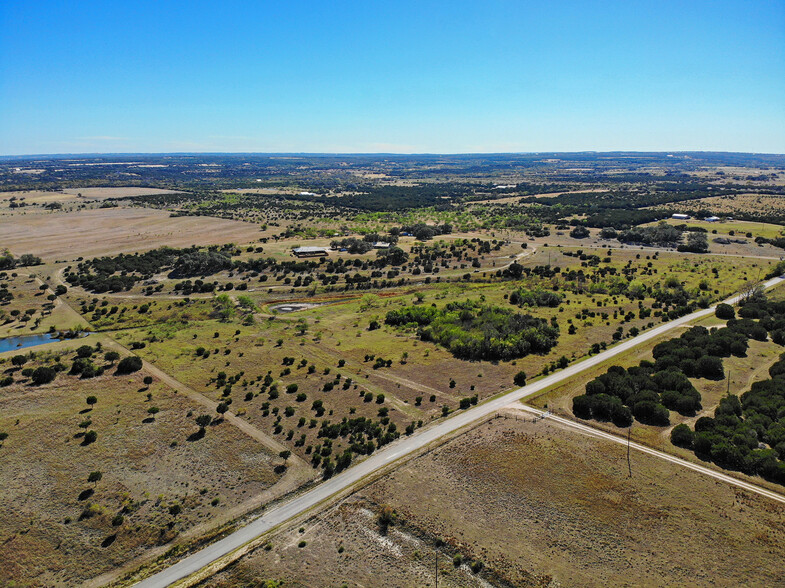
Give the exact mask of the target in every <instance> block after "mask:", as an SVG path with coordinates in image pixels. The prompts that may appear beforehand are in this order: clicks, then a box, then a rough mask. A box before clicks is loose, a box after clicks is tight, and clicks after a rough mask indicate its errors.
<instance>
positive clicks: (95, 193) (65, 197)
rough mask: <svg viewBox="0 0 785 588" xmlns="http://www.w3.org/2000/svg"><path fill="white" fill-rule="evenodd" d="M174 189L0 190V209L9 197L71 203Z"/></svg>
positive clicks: (168, 191) (173, 191)
mask: <svg viewBox="0 0 785 588" xmlns="http://www.w3.org/2000/svg"><path fill="white" fill-rule="evenodd" d="M174 193H176V191H175V190H164V189H161V188H135V187H131V186H128V187H123V188H65V189H63V190H56V191H48V190H47V191H45V190H27V191H17V192H0V209H2V208H7V207H8V205H9V203H10V201H11V198H16V200H19V201H24V202H26V203H27V204H49V203H51V202H59V203H61V204H66V203H69V204H72V203H78V202H87V201H89V200H106V199H108V198H133V197H134V196H147V195H153V194H174Z"/></svg>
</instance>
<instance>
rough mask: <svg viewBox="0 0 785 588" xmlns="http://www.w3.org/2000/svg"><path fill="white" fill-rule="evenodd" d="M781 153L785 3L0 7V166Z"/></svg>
mask: <svg viewBox="0 0 785 588" xmlns="http://www.w3.org/2000/svg"><path fill="white" fill-rule="evenodd" d="M582 150H597V151H604V150H721V151H757V152H769V153H785V0H782V1H778V2H766V1H755V0H746V1H743V2H741V1H739V2H723V1H722V0H714V1H711V2H704V1H693V0H691V1H686V0H685V1H682V2H671V1H667V0H665V1H658V2H654V1H650V2H638V1H635V0H626V1H614V0H606V1H604V2H601V1H596V2H581V1H559V0H554V1H545V0H542V1H530V2H527V1H524V0H517V1H483V2H479V1H478V2H464V1H461V0H453V1H449V2H447V1H445V2H430V1H427V0H420V1H417V2H409V1H396V2H377V1H373V0H365V1H362V2H343V1H340V0H337V1H335V2H319V3H317V2H301V1H297V0H293V1H280V0H279V1H276V2H265V1H262V0H259V1H255V2H251V1H247V2H240V1H231V0H225V1H222V2H216V1H212V2H200V1H198V0H191V1H187V2H167V1H165V0H161V1H158V2H132V1H130V0H129V1H124V2H120V1H112V0H104V1H99V2H91V1H70V2H69V1H65V0H61V1H49V2H47V1H41V2H30V1H29V0H21V1H19V0H3V1H0V154H3V155H12V154H34V153H86V152H168V151H257V152H403V153H426V152H430V153H459V152H509V151H582Z"/></svg>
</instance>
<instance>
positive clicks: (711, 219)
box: [703, 216, 720, 223]
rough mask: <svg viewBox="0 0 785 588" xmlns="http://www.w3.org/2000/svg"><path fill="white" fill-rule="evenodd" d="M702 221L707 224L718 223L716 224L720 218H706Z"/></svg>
mask: <svg viewBox="0 0 785 588" xmlns="http://www.w3.org/2000/svg"><path fill="white" fill-rule="evenodd" d="M703 220H705V221H706V222H707V223H718V222H720V217H718V216H707V217H706V218H705V219H703Z"/></svg>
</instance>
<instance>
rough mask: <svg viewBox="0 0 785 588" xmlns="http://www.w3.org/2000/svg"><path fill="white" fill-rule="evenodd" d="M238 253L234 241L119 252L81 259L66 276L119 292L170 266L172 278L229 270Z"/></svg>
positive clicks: (79, 283)
mask: <svg viewBox="0 0 785 588" xmlns="http://www.w3.org/2000/svg"><path fill="white" fill-rule="evenodd" d="M237 254H239V251H238V250H237V249H236V248H235V247H234V245H233V244H228V245H224V246H223V247H221V248H219V247H218V246H211V247H209V248H208V249H207V251H202V250H199V249H198V248H196V247H190V248H187V249H174V248H171V247H161V248H159V249H154V250H152V251H147V252H146V253H134V254H124V253H121V254H120V255H116V256H106V257H97V258H95V259H90V260H86V261H82V262H80V263H79V264H78V265H77V267H76V269H75V270H74V271H67V272H66V274H65V279H66V281H68V283H69V284H72V285H75V286H81V287H83V288H85V289H86V290H90V291H93V292H99V293H100V292H120V291H123V290H130V289H131V288H132V287H133V286H134V284H136V283H137V282H141V281H143V280H149V279H150V278H152V277H153V276H154V275H155V274H157V273H159V272H162V271H164V270H167V269H171V272H170V274H169V275H170V276H171V277H189V276H202V275H211V274H214V273H217V272H220V271H223V270H228V269H231V268H232V267H233V265H234V264H233V262H232V260H231V256H232V255H237Z"/></svg>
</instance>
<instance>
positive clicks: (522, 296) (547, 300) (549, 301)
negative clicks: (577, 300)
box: [510, 288, 563, 308]
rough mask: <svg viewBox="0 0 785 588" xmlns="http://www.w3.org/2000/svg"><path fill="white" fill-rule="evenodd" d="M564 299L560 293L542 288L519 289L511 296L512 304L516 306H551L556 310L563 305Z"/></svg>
mask: <svg viewBox="0 0 785 588" xmlns="http://www.w3.org/2000/svg"><path fill="white" fill-rule="evenodd" d="M562 299H563V297H562V295H561V294H559V293H558V292H553V291H552V290H543V289H541V288H535V289H534V290H527V289H526V288H519V289H518V290H513V292H512V293H511V294H510V304H514V305H515V306H549V307H551V308H556V307H558V306H559V305H560V304H561V302H562Z"/></svg>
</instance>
